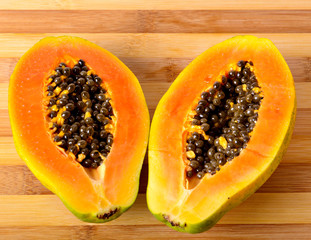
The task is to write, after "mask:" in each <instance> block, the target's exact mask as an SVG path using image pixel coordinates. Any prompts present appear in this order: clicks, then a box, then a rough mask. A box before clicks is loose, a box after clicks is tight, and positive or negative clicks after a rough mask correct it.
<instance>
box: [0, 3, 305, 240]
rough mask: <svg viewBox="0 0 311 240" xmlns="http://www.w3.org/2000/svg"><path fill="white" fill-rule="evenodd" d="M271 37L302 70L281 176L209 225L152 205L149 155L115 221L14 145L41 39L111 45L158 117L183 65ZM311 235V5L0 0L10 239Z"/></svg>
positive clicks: (0, 101)
mask: <svg viewBox="0 0 311 240" xmlns="http://www.w3.org/2000/svg"><path fill="white" fill-rule="evenodd" d="M248 33H249V34H254V35H256V36H260V37H267V38H270V39H271V40H272V41H273V42H274V43H275V44H276V46H277V47H278V48H279V50H280V51H281V53H282V54H283V55H284V57H285V59H286V61H287V63H288V64H289V67H290V68H291V70H292V73H293V76H294V79H295V85H296V91H297V98H298V111H297V120H296V126H295V130H294V134H293V138H292V140H291V144H290V146H289V148H288V151H287V153H286V155H285V157H284V159H283V161H282V163H281V164H280V166H279V167H278V169H277V170H276V172H275V173H274V174H273V176H272V177H271V178H270V179H269V180H268V181H267V182H266V184H264V185H263V187H261V188H260V189H259V190H258V191H257V192H256V193H255V194H254V195H253V196H252V197H250V198H249V199H248V200H247V201H246V202H245V203H243V204H242V205H241V206H239V207H237V208H236V209H234V210H232V211H230V212H229V213H228V214H227V215H225V217H223V219H222V220H221V221H220V222H219V223H218V224H217V225H216V226H215V227H214V228H212V229H211V230H209V231H208V232H205V233H202V234H197V235H190V234H184V233H178V232H176V231H174V230H172V229H170V228H168V227H166V226H165V225H163V224H162V223H160V222H158V221H157V220H156V219H155V218H154V217H153V216H152V215H151V214H150V213H149V211H148V210H147V207H146V201H145V190H146V185H147V161H146V160H145V163H144V167H143V171H142V176H141V185H140V194H139V196H138V199H137V201H136V202H135V204H134V205H133V207H132V208H131V209H130V210H129V211H128V212H126V213H125V214H123V215H122V216H121V217H120V218H118V219H117V220H115V221H112V222H110V223H107V224H101V225H97V224H86V223H83V222H81V221H79V220H78V219H76V218H75V217H74V216H73V215H72V214H71V213H70V212H69V211H68V210H67V209H66V208H65V207H64V205H63V204H62V203H61V201H60V200H59V199H58V198H57V197H56V196H55V195H53V194H52V193H51V192H50V191H48V190H47V189H46V188H44V187H43V186H42V185H41V184H40V182H39V181H38V180H37V179H36V178H35V177H34V176H33V174H32V173H31V172H30V171H29V170H28V168H27V167H26V166H25V164H24V163H23V161H22V160H21V159H20V158H19V156H18V155H17V153H16V151H15V147H14V145H13V139H12V133H11V129H10V124H9V117H8V103H7V90H8V84H9V77H10V75H11V73H12V71H13V68H14V66H15V64H16V62H17V60H18V59H19V57H20V56H21V55H22V54H23V53H24V52H25V51H26V50H27V49H28V48H30V47H31V46H32V45H33V44H34V43H35V42H37V41H38V40H39V39H41V38H43V37H45V36H50V35H54V36H56V35H64V34H66V35H68V34H70V35H76V36H80V37H83V38H86V39H88V40H90V41H93V42H95V43H97V44H98V45H100V46H102V47H104V48H106V49H107V50H109V51H111V52H112V53H114V54H115V55H117V56H118V57H119V58H120V59H121V60H122V61H124V62H125V63H126V64H127V65H128V66H129V67H130V69H131V70H132V71H133V72H134V73H135V74H136V76H137V77H138V79H139V80H140V83H141V85H142V88H143V90H144V93H145V96H146V99H147V104H148V107H149V109H150V114H151V116H152V115H153V112H154V109H155V107H156V105H157V102H158V101H159V99H160V97H161V96H162V94H163V93H164V92H165V91H166V90H167V89H168V87H169V86H170V84H171V83H172V81H173V80H174V78H175V77H176V76H177V75H178V74H179V72H180V71H181V70H182V69H183V68H184V67H185V66H186V65H187V64H188V63H189V62H190V61H191V60H192V59H193V58H195V57H196V56H197V55H198V54H200V53H201V52H203V51H204V50H206V49H207V48H209V47H210V46H212V45H214V44H216V43H218V42H221V41H223V40H225V39H227V38H229V37H232V36H234V35H238V34H248ZM189 238H196V239H197V238H201V239H206V238H208V239H311V2H310V1H303V0H300V1H292V2H291V1H280V0H273V1H264V0H261V1H248V2H244V1H242V0H227V1H204V0H194V1H191V3H187V2H184V1H179V0H174V1H168V0H161V1H154V0H149V1H145V2H144V1H140V0H128V1H119V2H115V1H112V0H105V1H100V0H89V1H86V2H83V1H81V0H68V1H67V0H51V1H41V0H30V1H25V0H24V1H20V0H12V1H5V0H2V1H0V239H189Z"/></svg>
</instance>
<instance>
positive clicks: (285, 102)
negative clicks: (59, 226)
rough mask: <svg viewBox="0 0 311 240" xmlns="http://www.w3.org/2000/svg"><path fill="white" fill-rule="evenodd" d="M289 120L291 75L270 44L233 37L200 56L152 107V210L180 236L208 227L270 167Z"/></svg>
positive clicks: (276, 161) (289, 131) (279, 151)
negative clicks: (182, 232)
mask: <svg viewBox="0 0 311 240" xmlns="http://www.w3.org/2000/svg"><path fill="white" fill-rule="evenodd" d="M295 114H296V97H295V88H294V82H293V77H292V75H291V72H290V70H289V68H288V66H287V64H286V62H285V60H284V59H283V57H282V55H281V54H280V52H279V51H278V50H277V48H276V47H275V46H274V45H273V43H272V42H271V41H270V40H268V39H264V38H256V37H254V36H237V37H234V38H231V39H229V40H226V41H224V42H222V43H219V44H217V45H215V46H214V47H212V48H210V49H208V50H207V51H205V52H204V53H203V54H201V55H200V56H199V57H197V58H196V59H195V60H194V61H193V62H192V63H190V64H189V65H188V66H187V67H186V68H185V69H184V70H183V71H182V72H181V73H180V75H179V76H178V77H177V78H176V80H175V81H174V82H173V84H172V85H171V87H170V88H169V90H168V91H167V92H166V93H165V95H164V96H163V97H162V99H161V100H160V102H159V104H158V106H157V108H156V111H155V114H154V117H153V121H152V124H151V131H150V140H149V181H148V187H147V202H148V207H149V209H150V211H151V212H152V213H153V214H154V216H155V217H156V218H157V219H159V220H160V221H162V222H164V223H165V224H166V225H168V226H170V227H172V228H174V229H176V230H178V231H184V232H190V233H197V232H202V231H205V230H207V229H209V228H211V227H212V226H213V225H214V224H215V223H216V222H217V221H218V220H219V219H220V218H221V217H222V216H223V215H224V214H225V213H226V212H227V211H228V210H230V209H232V208H233V207H235V206H237V205H238V204H240V203H241V202H242V201H244V200H245V199H246V198H247V197H249V196H250V195H251V194H253V193H254V192H255V191H256V190H257V189H258V188H259V187H260V186H261V185H262V184H263V183H264V182H265V181H266V180H267V179H268V178H269V176H270V175H271V174H272V173H273V171H274V170H275V169H276V167H277V166H278V164H279V162H280V160H281V158H282V155H283V154H284V152H285V150H286V147H287V145H288V143H289V140H290V137H291V134H292V130H293V126H294V121H295ZM159 199H161V200H159Z"/></svg>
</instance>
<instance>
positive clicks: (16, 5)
mask: <svg viewBox="0 0 311 240" xmlns="http://www.w3.org/2000/svg"><path fill="white" fill-rule="evenodd" d="M0 9H5V10H7V9H10V10H59V9H65V10H66V9H71V10H93V9H94V10H97V9H109V10H145V9H155V10H165V9H173V10H176V9H178V10H196V9H199V10H200V9H207V10H208V9H220V10H222V9H228V10H231V9H256V10H257V9H311V4H310V2H309V1H307V0H297V1H282V0H275V1H272V2H271V1H269V0H259V1H252V2H247V4H246V3H245V2H244V1H235V0H223V1H201V0H193V1H191V3H189V1H186V0H182V1H180V0H171V1H166V0H150V1H144V0H126V1H125V0H122V1H113V0H103V1H101V0H90V1H88V2H87V4H86V3H85V1H83V0H75V1H58V0H52V1H40V0H28V1H27V2H25V1H23V0H10V1H4V2H3V4H1V8H0Z"/></svg>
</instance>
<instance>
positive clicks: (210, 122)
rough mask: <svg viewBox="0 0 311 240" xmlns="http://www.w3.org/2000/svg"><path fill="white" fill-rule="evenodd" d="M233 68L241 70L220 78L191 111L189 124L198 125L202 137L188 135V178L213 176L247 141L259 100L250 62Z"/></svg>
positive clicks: (258, 92) (232, 71)
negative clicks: (193, 114) (191, 116)
mask: <svg viewBox="0 0 311 240" xmlns="http://www.w3.org/2000/svg"><path fill="white" fill-rule="evenodd" d="M237 65H238V67H240V68H241V70H240V71H234V70H231V71H229V72H228V73H227V74H226V76H222V79H221V81H220V82H215V83H214V85H213V87H212V88H210V89H209V90H208V91H206V92H203V93H202V94H201V99H200V100H199V102H198V104H197V106H196V108H195V112H196V115H195V116H194V118H193V120H192V122H191V125H197V126H199V127H200V129H201V130H202V131H203V132H204V134H203V132H201V133H199V132H192V133H191V134H190V137H189V138H188V139H187V144H186V156H187V159H188V160H189V161H190V163H189V166H188V168H187V177H189V178H191V177H192V176H194V175H196V176H197V177H198V178H202V177H203V176H204V175H205V174H206V173H209V174H212V175H213V174H215V173H216V172H217V171H219V170H220V166H222V165H224V164H225V163H226V162H228V161H231V160H232V159H233V158H234V157H236V156H238V155H239V154H240V152H241V151H242V150H243V148H246V146H247V143H248V141H249V140H250V132H252V130H253V128H254V127H255V124H256V121H257V118H258V113H257V111H256V110H258V109H259V107H260V103H261V99H262V97H261V96H260V87H259V86H258V81H257V79H256V76H255V75H254V73H253V72H252V71H251V69H250V66H253V63H252V62H247V61H243V60H241V61H239V62H238V63H237ZM204 135H205V137H204Z"/></svg>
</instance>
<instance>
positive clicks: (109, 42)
mask: <svg viewBox="0 0 311 240" xmlns="http://www.w3.org/2000/svg"><path fill="white" fill-rule="evenodd" d="M62 35H64V33H60V34H59V33H42V34H35V33H20V34H18V33H0V46H1V52H0V58H11V57H20V56H21V55H22V54H23V53H25V51H27V50H28V49H29V48H30V47H31V46H32V45H33V44H35V43H36V42H38V41H39V40H40V39H42V38H44V37H47V36H62ZM66 35H73V36H76V35H77V34H72V33H66ZM236 35H239V33H213V34H212V33H80V34H79V37H82V38H85V39H88V40H90V41H92V42H94V43H96V44H98V45H99V46H101V47H103V48H105V49H107V50H109V51H111V52H113V53H114V54H115V55H116V56H118V57H120V58H124V57H135V58H150V57H152V58H194V57H196V56H198V55H199V54H201V53H202V52H204V51H205V50H206V49H208V48H209V47H211V46H213V45H215V44H217V43H219V42H221V41H224V40H226V39H228V38H231V37H233V36H236ZM254 35H255V36H257V37H265V38H269V39H270V40H272V41H273V43H274V44H275V45H276V46H277V47H278V49H279V50H280V52H281V53H282V54H283V55H284V56H286V57H310V56H309V52H311V33H266V34H262V33H255V34H254Z"/></svg>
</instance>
